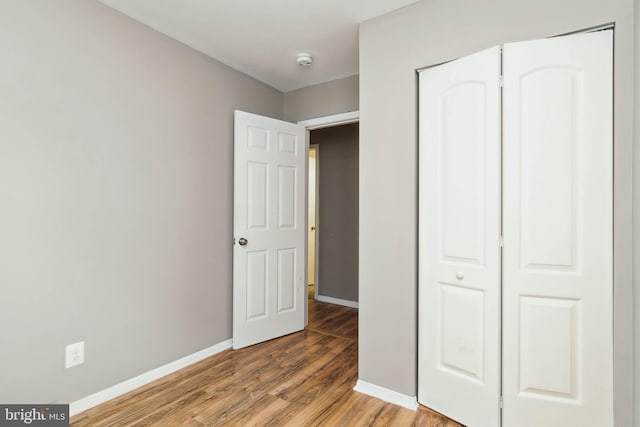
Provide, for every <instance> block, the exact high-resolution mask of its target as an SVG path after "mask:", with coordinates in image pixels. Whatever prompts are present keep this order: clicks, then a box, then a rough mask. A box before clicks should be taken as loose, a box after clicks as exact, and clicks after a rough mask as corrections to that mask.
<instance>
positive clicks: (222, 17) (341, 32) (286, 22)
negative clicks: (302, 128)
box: [100, 0, 417, 92]
mask: <svg viewBox="0 0 640 427" xmlns="http://www.w3.org/2000/svg"><path fill="white" fill-rule="evenodd" d="M100 1H101V2H102V3H104V4H106V5H109V6H111V7H113V8H114V9H116V10H119V11H120V12H122V13H124V14H126V15H129V16H130V17H132V18H133V19H135V20H137V21H140V22H142V23H144V24H146V25H148V26H150V27H151V28H154V29H156V30H157V31H160V32H161V33H164V34H166V35H168V36H169V37H172V38H174V39H176V40H179V41H180V42H182V43H184V44H186V45H188V46H191V47H192V48H194V49H196V50H199V51H200V52H202V53H204V54H206V55H208V56H211V57H213V58H215V59H217V60H219V61H221V62H223V63H225V64H227V65H229V66H231V67H233V68H235V69H236V70H239V71H241V72H243V73H245V74H248V75H250V76H252V77H254V78H256V79H258V80H260V81H262V82H264V83H267V84H268V85H270V86H273V87H274V88H276V89H278V90H280V91H282V92H289V91H291V90H294V89H298V88H301V87H305V86H310V85H313V84H317V83H321V82H326V81H329V80H334V79H339V78H343V77H348V76H352V75H354V74H358V24H359V23H360V22H363V21H366V20H367V19H370V18H373V17H376V16H379V15H383V14H385V13H387V12H390V11H392V10H395V9H399V8H401V7H403V6H406V5H408V4H411V3H415V2H416V1H417V0H226V1H221V0H100ZM302 52H306V53H310V54H311V55H313V65H312V66H311V67H300V66H298V65H297V64H296V54H298V53H302Z"/></svg>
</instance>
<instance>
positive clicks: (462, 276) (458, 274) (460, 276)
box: [456, 271, 464, 280]
mask: <svg viewBox="0 0 640 427" xmlns="http://www.w3.org/2000/svg"><path fill="white" fill-rule="evenodd" d="M456 279H458V280H462V279H464V273H462V271H458V272H457V273H456Z"/></svg>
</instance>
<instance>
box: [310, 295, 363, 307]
mask: <svg viewBox="0 0 640 427" xmlns="http://www.w3.org/2000/svg"><path fill="white" fill-rule="evenodd" d="M316 299H317V300H318V301H320V302H328V303H329V304H337V305H344V306H345V307H351V308H358V301H349V300H346V299H340V298H334V297H326V296H324V295H318V296H317V297H316Z"/></svg>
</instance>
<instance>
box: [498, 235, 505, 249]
mask: <svg viewBox="0 0 640 427" xmlns="http://www.w3.org/2000/svg"><path fill="white" fill-rule="evenodd" d="M499 243H500V247H501V248H503V247H504V238H503V237H502V234H501V235H500V242H499Z"/></svg>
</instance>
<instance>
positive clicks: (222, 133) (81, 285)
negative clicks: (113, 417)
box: [0, 0, 284, 403]
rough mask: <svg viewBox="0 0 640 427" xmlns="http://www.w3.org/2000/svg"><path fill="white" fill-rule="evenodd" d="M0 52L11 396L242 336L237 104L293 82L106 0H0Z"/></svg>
mask: <svg viewBox="0 0 640 427" xmlns="http://www.w3.org/2000/svg"><path fill="white" fill-rule="evenodd" d="M0 52H2V55H1V56H0V94H1V95H0V236H2V237H1V238H0V290H1V295H2V296H1V300H2V308H1V309H0V336H1V337H2V344H1V345H0V347H1V349H0V366H2V369H0V384H1V385H0V402H3V403H10V402H20V403H25V402H33V403H35V402H54V401H58V402H69V401H74V400H76V399H78V398H82V397H85V396H87V395H89V394H91V393H94V392H97V391H99V390H101V389H103V388H105V387H108V386H111V385H113V384H116V383H118V382H120V381H123V380H126V379H129V378H131V377H133V376H135V375H138V374H140V373H143V372H146V371H148V370H151V369H153V368H156V367H158V366H161V365H163V364H165V363H167V362H170V361H174V360H176V359H178V358H180V357H183V356H185V355H188V354H191V353H194V352H196V351H198V350H201V349H203V348H206V347H209V346H211V345H214V344H217V343H220V342H222V341H224V340H227V339H229V338H231V294H232V293H231V247H230V242H231V237H232V235H231V229H232V227H231V222H232V167H233V166H232V152H233V151H232V148H233V139H232V135H233V128H232V124H233V110H234V109H235V108H239V109H243V110H247V111H251V112H255V113H258V114H263V115H267V116H272V117H278V118H280V117H282V115H283V105H284V99H283V98H284V96H283V94H282V93H280V92H278V91H276V90H274V89H272V88H270V87H268V86H266V85H264V84H262V83H259V82H257V81H255V80H253V79H251V78H249V77H247V76H245V75H243V74H240V73H238V72H236V71H234V70H232V69H230V68H228V67H226V66H224V65H222V64H221V63H219V62H216V61H213V60H211V59H209V58H207V57H205V56H203V55H201V54H199V53H197V52H195V51H193V50H191V49H189V48H187V47H185V46H184V45H182V44H180V43H177V42H175V41H172V40H170V39H169V38H167V37H164V36H162V35H160V34H159V33H156V32H154V31H153V30H151V29H149V28H147V27H145V26H143V25H140V24H139V23H136V22H134V21H133V20H131V19H129V18H126V17H125V16H123V15H121V14H119V13H117V12H115V11H113V10H111V9H109V8H108V7H106V6H104V5H102V4H101V3H98V2H96V1H87V0H56V1H37V2H32V1H24V0H3V1H2V5H1V6H0ZM80 340H84V341H85V342H86V362H85V364H84V365H81V366H78V367H74V368H71V369H65V368H64V347H65V345H66V344H70V343H73V342H76V341H80Z"/></svg>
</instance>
